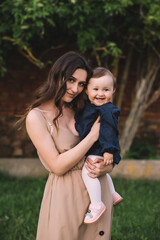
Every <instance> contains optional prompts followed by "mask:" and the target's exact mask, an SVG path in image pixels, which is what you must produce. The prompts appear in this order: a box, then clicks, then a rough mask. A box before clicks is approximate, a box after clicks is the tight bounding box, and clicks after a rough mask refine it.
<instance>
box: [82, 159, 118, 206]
mask: <svg viewBox="0 0 160 240" xmlns="http://www.w3.org/2000/svg"><path fill="white" fill-rule="evenodd" d="M88 157H89V158H90V159H91V160H92V161H94V160H95V159H96V158H100V159H103V157H100V156H96V155H89V156H88ZM106 176H107V180H108V183H109V188H110V191H111V195H112V194H113V193H114V192H115V188H114V185H113V181H112V179H111V177H110V175H109V174H108V173H107V174H106ZM82 178H83V181H84V184H85V186H86V188H87V190H88V194H89V197H90V200H91V203H94V204H97V203H99V202H101V184H100V181H99V179H98V178H91V177H89V176H88V170H87V169H86V167H85V164H84V166H83V168H82Z"/></svg>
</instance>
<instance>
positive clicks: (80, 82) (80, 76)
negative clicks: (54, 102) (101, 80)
mask: <svg viewBox="0 0 160 240" xmlns="http://www.w3.org/2000/svg"><path fill="white" fill-rule="evenodd" d="M86 79H87V71H86V70H84V69H81V68H78V69H77V70H76V71H75V72H74V73H73V74H72V76H71V77H70V78H69V79H68V80H67V83H66V93H65V94H64V96H63V97H62V101H64V102H68V103H69V102H71V101H72V100H73V99H74V98H75V97H76V96H77V95H79V94H80V93H81V92H82V91H83V89H84V87H85V85H86Z"/></svg>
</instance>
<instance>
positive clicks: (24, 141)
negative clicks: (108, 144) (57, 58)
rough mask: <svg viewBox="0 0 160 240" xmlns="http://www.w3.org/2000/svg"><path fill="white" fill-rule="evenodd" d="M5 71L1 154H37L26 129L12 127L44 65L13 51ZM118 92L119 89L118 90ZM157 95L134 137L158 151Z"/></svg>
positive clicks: (128, 97)
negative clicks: (36, 63) (146, 141)
mask: <svg viewBox="0 0 160 240" xmlns="http://www.w3.org/2000/svg"><path fill="white" fill-rule="evenodd" d="M7 68H8V72H7V74H6V75H5V77H4V78H2V79H0V157H31V156H36V151H35V148H34V147H33V145H32V143H31V142H30V140H29V138H28V136H27V134H26V131H25V129H23V130H22V131H20V132H19V131H17V129H16V128H15V127H14V123H15V121H16V119H17V118H16V115H17V114H22V113H24V111H25V108H26V106H27V104H29V102H30V100H31V98H32V93H33V92H34V90H35V89H36V88H37V87H38V86H39V85H40V83H42V81H43V80H44V79H46V77H47V74H48V70H49V69H47V68H45V69H43V70H39V69H38V68H37V67H35V66H34V65H33V64H31V63H30V62H28V61H27V60H26V59H25V58H23V57H22V56H21V55H19V54H17V53H16V54H13V55H12V56H10V58H9V59H8V61H7ZM133 78H134V73H133V75H132V77H131V79H130V81H128V85H127V88H126V89H127V91H126V92H125V96H124V100H123V103H122V108H121V117H120V132H121V130H122V127H123V124H124V121H125V119H126V116H127V114H128V112H129V110H130V106H131V101H132V94H133V91H132V89H133V88H134V82H133V81H132V79H133ZM117 94H118V91H117ZM159 106H160V99H159V100H157V101H156V102H155V103H154V104H152V105H151V106H150V107H149V108H148V109H147V110H146V112H145V114H144V116H143V119H142V120H141V123H140V125H139V128H138V131H137V134H136V137H137V138H140V139H142V140H143V139H147V140H149V141H150V142H151V143H152V144H153V145H154V146H156V147H157V148H158V151H159V152H160V138H159V136H160V107H159Z"/></svg>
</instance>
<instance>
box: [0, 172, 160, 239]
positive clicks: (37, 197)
mask: <svg viewBox="0 0 160 240" xmlns="http://www.w3.org/2000/svg"><path fill="white" fill-rule="evenodd" d="M113 181H114V184H115V187H116V190H117V191H118V192H119V193H120V194H121V195H122V196H123V197H124V200H123V202H121V203H120V204H119V205H117V206H116V207H114V215H113V223H112V240H159V239H160V182H155V181H139V180H125V179H113ZM45 182H46V180H45V179H20V180H19V179H16V178H11V177H8V176H4V175H3V174H0V240H35V236H36V228H37V222H38V215H39V208H40V203H41V199H42V195H43V190H44V186H45ZM46 240H47V239H46ZM64 240H65V239H64ZM77 240H78V239H77Z"/></svg>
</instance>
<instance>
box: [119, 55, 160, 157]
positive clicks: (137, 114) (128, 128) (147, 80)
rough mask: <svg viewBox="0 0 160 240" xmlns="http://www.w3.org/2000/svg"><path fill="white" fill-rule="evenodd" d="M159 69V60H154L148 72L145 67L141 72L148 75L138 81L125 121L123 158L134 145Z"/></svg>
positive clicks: (122, 139) (121, 142)
mask: <svg viewBox="0 0 160 240" xmlns="http://www.w3.org/2000/svg"><path fill="white" fill-rule="evenodd" d="M159 68H160V63H159V62H158V63H157V59H152V61H151V65H150V68H149V70H148V71H147V69H146V68H145V67H144V68H142V70H141V71H142V72H143V71H144V70H145V71H147V73H146V74H145V76H144V77H141V79H140V81H138V84H137V86H136V88H137V91H136V93H135V97H134V99H133V102H132V106H131V110H130V113H129V115H128V117H127V119H126V121H125V126H124V129H123V132H122V135H121V138H120V145H121V156H122V157H123V156H124V155H125V153H126V152H127V151H128V150H129V148H130V146H131V144H132V141H133V139H134V136H135V133H136V130H137V128H138V125H139V122H140V119H141V118H142V116H143V113H144V111H145V108H146V103H147V99H148V96H149V94H150V91H151V89H152V86H153V83H154V81H155V79H156V75H157V73H158V70H159Z"/></svg>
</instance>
